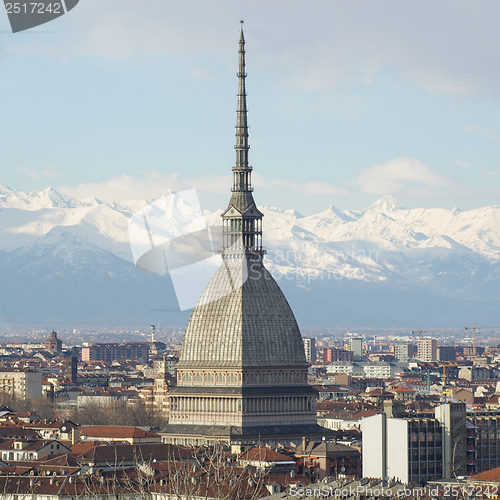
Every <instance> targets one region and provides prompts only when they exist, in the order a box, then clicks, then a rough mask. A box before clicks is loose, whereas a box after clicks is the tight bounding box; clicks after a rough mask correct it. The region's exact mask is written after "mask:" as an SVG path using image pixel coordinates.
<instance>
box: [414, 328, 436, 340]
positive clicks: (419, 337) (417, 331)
mask: <svg viewBox="0 0 500 500" xmlns="http://www.w3.org/2000/svg"><path fill="white" fill-rule="evenodd" d="M416 333H418V340H422V333H431V332H430V331H429V330H412V331H411V334H412V335H415V334H416Z"/></svg>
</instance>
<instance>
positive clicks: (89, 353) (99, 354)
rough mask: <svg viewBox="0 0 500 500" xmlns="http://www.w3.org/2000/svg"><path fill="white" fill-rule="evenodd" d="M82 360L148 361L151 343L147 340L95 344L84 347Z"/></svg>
mask: <svg viewBox="0 0 500 500" xmlns="http://www.w3.org/2000/svg"><path fill="white" fill-rule="evenodd" d="M81 352H82V354H81V356H82V361H107V362H109V363H112V362H113V361H117V360H121V359H130V360H137V361H147V360H148V359H149V344H147V343H146V342H130V343H127V344H113V343H109V344H93V345H91V346H84V347H82V351H81Z"/></svg>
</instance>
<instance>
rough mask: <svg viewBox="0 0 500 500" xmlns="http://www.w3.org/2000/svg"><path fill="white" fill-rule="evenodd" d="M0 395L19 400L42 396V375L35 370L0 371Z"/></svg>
mask: <svg viewBox="0 0 500 500" xmlns="http://www.w3.org/2000/svg"><path fill="white" fill-rule="evenodd" d="M0 393H5V394H10V395H12V396H14V397H16V398H19V399H26V398H35V399H36V398H40V397H41V396H42V374H41V373H40V372H38V371H35V370H22V369H16V368H1V369H0Z"/></svg>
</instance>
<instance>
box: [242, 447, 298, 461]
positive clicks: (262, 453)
mask: <svg viewBox="0 0 500 500" xmlns="http://www.w3.org/2000/svg"><path fill="white" fill-rule="evenodd" d="M241 460H251V461H259V462H290V461H292V462H293V460H292V459H291V458H290V457H287V456H286V455H283V454H282V453H279V452H277V451H275V450H272V449H271V448H268V447H267V446H263V447H261V448H252V449H251V450H248V451H247V452H246V453H244V454H243V455H242V456H241V457H240V461H241Z"/></svg>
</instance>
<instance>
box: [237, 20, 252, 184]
mask: <svg viewBox="0 0 500 500" xmlns="http://www.w3.org/2000/svg"><path fill="white" fill-rule="evenodd" d="M238 55H239V65H238V108H237V110H236V144H235V146H234V147H235V149H236V165H235V167H234V168H233V171H235V170H248V169H249V165H248V150H249V148H250V146H249V145H248V122H247V94H246V86H245V78H246V76H247V75H246V73H245V35H244V34H243V22H242V24H241V32H240V47H239V50H238ZM250 170H251V168H250ZM235 180H236V182H237V185H238V186H239V187H242V188H244V187H246V186H245V185H244V184H243V185H241V184H240V180H244V178H243V179H240V178H238V179H235ZM235 187H236V186H235Z"/></svg>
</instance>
